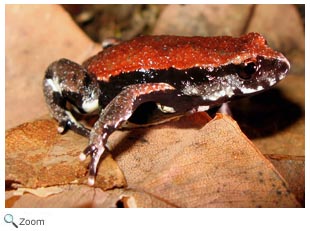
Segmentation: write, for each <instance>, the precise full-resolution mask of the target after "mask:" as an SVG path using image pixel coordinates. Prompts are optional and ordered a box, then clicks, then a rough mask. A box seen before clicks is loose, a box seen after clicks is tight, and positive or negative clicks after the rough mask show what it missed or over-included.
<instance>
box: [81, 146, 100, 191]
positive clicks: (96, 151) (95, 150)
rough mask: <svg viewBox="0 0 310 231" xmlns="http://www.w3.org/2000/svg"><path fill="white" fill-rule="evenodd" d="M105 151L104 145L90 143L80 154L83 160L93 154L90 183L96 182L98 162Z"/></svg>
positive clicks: (90, 166) (90, 164)
mask: <svg viewBox="0 0 310 231" xmlns="http://www.w3.org/2000/svg"><path fill="white" fill-rule="evenodd" d="M104 151H105V148H104V147H101V146H100V145H96V144H90V145H89V146H88V147H87V148H85V150H84V151H83V152H82V153H81V154H80V156H79V158H80V160H81V161H84V160H85V159H86V157H87V156H88V155H90V156H91V161H90V163H89V176H88V184H89V185H94V184H95V176H96V173H97V168H98V163H99V161H100V158H101V156H102V154H103V153H104Z"/></svg>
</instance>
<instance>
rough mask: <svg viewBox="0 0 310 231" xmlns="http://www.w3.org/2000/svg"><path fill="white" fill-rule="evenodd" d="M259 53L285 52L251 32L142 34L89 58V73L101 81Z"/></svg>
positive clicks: (244, 59)
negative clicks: (137, 72) (241, 34)
mask: <svg viewBox="0 0 310 231" xmlns="http://www.w3.org/2000/svg"><path fill="white" fill-rule="evenodd" d="M257 56H263V57H265V58H281V57H283V55H282V54H281V53H279V52H277V51H274V50H272V49H271V48H270V47H268V46H267V43H266V40H265V39H264V37H263V36H262V35H260V34H258V33H249V34H246V35H243V36H241V37H239V38H233V37H230V36H219V37H198V36H197V37H181V36H169V35H160V36H141V37H137V38H135V39H133V40H129V41H125V42H123V43H121V44H119V45H115V46H112V47H108V48H105V49H104V50H103V51H101V52H100V53H98V54H97V55H96V56H94V57H92V58H90V59H89V60H88V61H87V69H88V71H89V73H93V74H94V75H95V76H97V79H98V80H102V81H109V78H110V77H113V76H117V75H119V74H121V73H128V72H133V71H139V70H150V69H155V70H166V69H168V68H176V69H188V68H192V67H201V68H211V69H212V68H216V67H219V66H224V65H228V64H236V65H238V64H240V63H247V62H252V61H255V60H256V57H257Z"/></svg>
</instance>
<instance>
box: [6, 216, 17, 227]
mask: <svg viewBox="0 0 310 231" xmlns="http://www.w3.org/2000/svg"><path fill="white" fill-rule="evenodd" d="M4 221H5V222H6V223H12V225H14V226H15V228H18V226H17V225H16V224H15V223H14V221H13V215H12V214H6V215H5V216H4Z"/></svg>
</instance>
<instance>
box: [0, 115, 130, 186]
mask: <svg viewBox="0 0 310 231" xmlns="http://www.w3.org/2000/svg"><path fill="white" fill-rule="evenodd" d="M87 143H88V139H86V138H84V137H82V136H79V135H77V134H75V133H73V132H70V131H69V132H67V133H66V134H65V135H60V134H58V133H57V125H56V122H54V121H53V120H51V119H50V120H37V121H35V122H33V123H25V124H22V125H20V126H18V127H17V128H14V129H11V130H9V131H7V132H6V146H5V150H6V156H5V161H6V169H5V172H6V182H7V184H6V185H7V187H10V185H11V187H13V188H14V187H27V188H38V187H47V186H55V185H65V184H70V183H86V175H87V163H88V161H89V159H87V160H86V161H85V162H84V163H81V162H80V161H79V158H78V156H79V154H80V153H81V151H82V150H83V149H84V148H85V147H86V146H87ZM125 185H126V181H125V179H124V176H123V174H122V171H121V170H120V169H119V168H118V165H117V164H116V162H115V161H114V160H113V159H112V158H111V156H110V155H108V156H107V157H106V158H105V159H104V161H102V163H101V165H100V168H99V170H98V176H97V181H96V187H100V188H102V189H105V190H106V189H110V188H114V187H122V186H125Z"/></svg>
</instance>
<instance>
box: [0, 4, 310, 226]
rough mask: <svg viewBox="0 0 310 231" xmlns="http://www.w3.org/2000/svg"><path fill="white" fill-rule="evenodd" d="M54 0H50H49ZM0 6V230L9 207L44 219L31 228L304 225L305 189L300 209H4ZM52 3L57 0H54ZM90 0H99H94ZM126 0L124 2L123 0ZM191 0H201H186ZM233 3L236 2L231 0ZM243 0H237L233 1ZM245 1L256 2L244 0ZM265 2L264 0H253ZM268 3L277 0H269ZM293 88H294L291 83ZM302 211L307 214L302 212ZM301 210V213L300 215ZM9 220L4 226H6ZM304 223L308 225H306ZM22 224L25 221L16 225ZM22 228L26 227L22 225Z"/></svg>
mask: <svg viewBox="0 0 310 231" xmlns="http://www.w3.org/2000/svg"><path fill="white" fill-rule="evenodd" d="M53 2H54V1H53ZM4 3H10V4H11V3H15V4H16V3H25V1H5V2H4ZM4 3H3V2H1V3H0V4H1V6H0V9H1V10H0V22H1V24H0V25H1V26H0V28H1V30H2V33H3V34H1V35H2V36H1V47H2V51H3V53H2V55H1V60H0V65H1V73H2V75H1V76H2V77H1V87H2V90H1V91H0V92H1V93H0V94H1V96H0V97H1V106H2V109H1V119H2V120H1V131H2V132H1V141H0V144H1V151H2V152H1V154H2V155H1V158H0V162H1V164H0V166H1V167H0V168H1V170H2V171H1V173H0V180H1V182H2V184H1V189H0V190H1V196H2V200H1V208H0V230H14V229H15V228H14V227H13V226H12V227H10V225H9V224H6V223H4V222H3V216H4V214H5V213H12V214H14V215H15V216H16V217H23V216H25V217H29V218H43V219H46V225H45V226H42V227H39V226H37V227H36V228H35V229H31V230H53V231H54V230H57V229H59V228H60V229H61V230H72V229H74V228H79V230H80V229H83V230H88V229H93V230H128V229H129V230H131V229H134V230H163V229H164V230H169V229H171V230H178V229H182V230H232V229H236V230H247V231H248V230H260V231H261V230H272V229H274V230H281V229H283V228H284V230H307V229H308V230H309V222H308V220H309V215H308V214H310V213H309V211H308V210H309V209H308V208H309V205H310V204H309V202H308V201H309V193H306V209H131V210H124V209H122V210H117V209H5V208H4V199H5V197H4V169H5V168H4V166H5V165H4V153H5V149H4V131H5V126H4V121H5V120H4V112H5V111H4V110H5V108H4V107H5V106H4V105H5V94H4V92H5V90H4V86H5V78H4V76H5V58H4V57H5V55H4V52H5V44H4V42H5V41H4V30H5V29H4V28H5V20H4V19H5V12H4V8H5V5H4ZM44 3H46V1H44ZM56 3H57V2H56ZM63 3H64V2H63ZM65 3H76V1H65ZM94 3H103V2H102V1H94ZM113 3H126V2H124V1H113ZM127 3H128V2H127ZM131 3H146V1H144V2H141V1H133V2H132V1H131ZM149 3H160V4H167V2H166V1H161V0H160V1H150V2H149ZM178 3H188V1H178ZM191 3H202V2H199V1H191ZM204 3H231V2H228V1H208V2H204ZM233 3H236V2H233ZM239 3H243V2H239ZM247 3H258V2H257V1H250V2H247ZM259 3H267V4H269V3H270V1H259ZM273 3H274V4H279V3H283V1H273ZM294 3H295V4H296V3H299V4H306V14H305V15H306V35H305V36H306V39H305V41H306V61H305V62H306V76H307V78H306V89H310V86H309V80H308V77H310V76H309V74H310V73H309V68H308V66H307V64H309V45H308V43H309V42H308V41H309V39H310V38H309V16H307V13H309V3H307V1H295V2H294ZM296 90H298V89H296ZM308 100H309V94H308V91H307V90H306V118H309V111H308V110H307V109H308V106H309V103H308ZM307 138H309V127H308V123H307V120H306V140H307ZM308 150H309V145H308V142H306V173H305V175H306V185H305V187H306V192H309V183H310V181H309V180H310V179H309V173H310V172H309V158H308V157H307V156H308V154H309V153H308ZM307 213H308V214H307ZM306 214H307V216H306ZM8 226H9V227H8ZM306 226H308V227H306ZM23 228H24V230H27V228H26V227H20V228H19V229H21V230H22V229H23ZM28 230H30V229H29V228H28Z"/></svg>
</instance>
